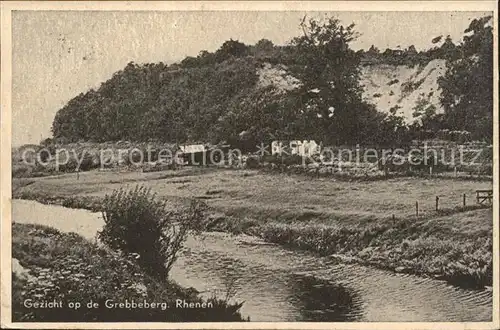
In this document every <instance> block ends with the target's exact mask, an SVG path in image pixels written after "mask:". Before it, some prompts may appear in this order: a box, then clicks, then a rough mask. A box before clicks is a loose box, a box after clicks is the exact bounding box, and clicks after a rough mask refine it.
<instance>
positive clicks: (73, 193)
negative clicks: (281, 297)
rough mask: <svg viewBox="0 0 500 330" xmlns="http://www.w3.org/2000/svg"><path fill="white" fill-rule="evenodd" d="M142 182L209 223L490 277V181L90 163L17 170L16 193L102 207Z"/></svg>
mask: <svg viewBox="0 0 500 330" xmlns="http://www.w3.org/2000/svg"><path fill="white" fill-rule="evenodd" d="M137 184H140V185H144V186H145V187H147V188H151V189H152V191H154V192H156V193H157V194H158V197H160V198H162V199H165V200H167V201H168V202H169V203H170V204H171V205H172V207H181V208H182V207H184V206H185V205H188V202H189V201H190V200H192V199H198V200H202V201H204V202H206V203H207V205H208V206H209V207H210V213H209V215H208V216H207V223H206V229H207V230H222V231H230V232H234V233H240V232H245V233H247V234H251V235H256V236H260V237H262V238H264V239H265V240H267V241H270V242H275V243H279V244H283V245H287V246H290V247H295V248H300V249H307V250H311V251H315V252H318V253H320V254H322V255H332V257H335V258H341V259H343V260H344V261H346V262H357V263H362V264H369V265H373V266H376V267H381V268H386V269H392V270H395V271H401V272H408V273H416V274H422V275H430V276H434V277H437V278H442V279H446V280H449V281H450V282H457V284H460V285H466V284H468V285H472V286H479V287H481V286H484V285H491V263H492V247H491V245H492V242H491V240H492V216H493V215H492V210H491V208H489V207H488V206H479V205H477V204H476V200H475V190H476V189H491V187H492V184H491V182H485V181H472V180H450V179H439V178H433V179H431V178H429V179H425V178H416V177H406V178H392V179H387V180H378V181H365V182H360V181H352V182H346V181H344V180H342V181H339V180H335V179H333V178H314V179H312V178H310V177H307V176H303V175H287V174H268V173H264V172H262V171H254V170H234V169H217V168H210V167H207V168H202V167H185V168H182V169H179V170H171V171H162V172H149V173H142V172H118V171H89V172H82V173H80V175H79V178H78V179H77V175H76V174H75V173H71V174H62V175H58V176H49V177H40V178H26V179H17V178H14V179H13V196H14V198H16V197H17V198H23V199H34V200H38V201H41V202H46V203H58V204H62V205H65V206H69V207H79V208H89V209H92V210H95V211H96V210H99V200H100V199H102V198H103V197H104V196H105V194H109V193H111V192H112V191H113V190H114V189H117V188H121V187H127V186H130V188H132V187H134V186H135V185H137ZM464 194H465V196H466V206H465V207H463V195H464ZM436 196H439V210H438V211H436V210H435V207H436V204H435V203H436ZM416 202H418V207H419V216H418V217H417V216H416V214H415V211H416V210H415V207H416V206H415V203H416Z"/></svg>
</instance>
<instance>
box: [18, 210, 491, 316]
mask: <svg viewBox="0 0 500 330" xmlns="http://www.w3.org/2000/svg"><path fill="white" fill-rule="evenodd" d="M12 219H13V221H14V222H19V223H38V224H44V225H49V226H52V227H55V228H57V229H59V230H61V231H64V232H71V231H73V232H77V233H79V234H80V235H83V236H85V237H87V238H89V239H94V237H95V234H96V232H97V230H99V229H100V228H101V226H102V224H103V221H102V219H101V216H100V214H98V213H91V212H89V211H86V210H75V209H68V208H64V207H61V206H53V205H43V204H40V203H37V202H34V201H25V200H14V201H13V213H12ZM170 276H171V278H172V279H173V280H174V281H176V282H177V283H179V284H180V285H182V286H185V287H188V286H189V287H194V288H196V289H197V290H198V291H201V292H202V295H204V296H211V295H212V294H213V293H217V296H221V297H223V296H224V295H225V294H226V292H233V293H234V295H232V299H234V300H237V301H244V304H243V307H242V310H241V312H242V314H243V316H245V317H247V316H249V317H250V319H251V321H281V322H285V321H387V322H388V321H400V322H401V321H421V322H431V321H453V322H460V321H491V317H492V293H491V291H488V290H465V289H460V288H457V287H454V286H451V285H448V284H446V283H445V282H443V281H437V280H434V279H427V278H422V277H418V276H413V275H405V274H395V273H392V272H388V271H383V270H378V269H374V268H370V267H363V266H357V265H344V264H337V263H334V262H332V261H331V260H330V259H328V258H322V257H318V256H315V255H313V254H311V253H306V252H302V251H295V250H294V251H292V250H288V249H285V248H282V247H280V246H278V245H274V244H267V243H265V242H263V241H262V240H260V239H258V238H254V237H250V236H244V235H243V236H234V235H230V234H225V233H204V234H202V235H199V236H190V237H188V240H187V241H186V244H185V249H184V251H183V253H182V255H181V256H180V258H179V260H178V261H177V262H176V264H175V266H174V268H173V269H172V271H171V275H170Z"/></svg>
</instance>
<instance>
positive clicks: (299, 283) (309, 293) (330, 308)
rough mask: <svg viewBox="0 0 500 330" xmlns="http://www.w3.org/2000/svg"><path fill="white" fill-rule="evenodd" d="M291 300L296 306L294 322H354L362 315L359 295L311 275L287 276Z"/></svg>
mask: <svg viewBox="0 0 500 330" xmlns="http://www.w3.org/2000/svg"><path fill="white" fill-rule="evenodd" d="M289 284H290V293H291V299H290V300H291V302H293V303H294V304H296V305H297V306H298V307H299V308H298V310H299V312H300V318H298V319H297V321H324V322H326V321H330V322H331V321H337V322H338V321H351V322H352V321H355V320H356V319H359V317H360V316H361V315H362V313H363V312H362V306H361V305H362V303H361V300H360V298H359V296H358V295H357V294H356V292H354V290H352V289H350V288H346V287H344V286H342V285H338V284H335V283H332V282H330V281H327V280H322V279H318V278H315V277H314V276H304V275H291V276H290V281H289Z"/></svg>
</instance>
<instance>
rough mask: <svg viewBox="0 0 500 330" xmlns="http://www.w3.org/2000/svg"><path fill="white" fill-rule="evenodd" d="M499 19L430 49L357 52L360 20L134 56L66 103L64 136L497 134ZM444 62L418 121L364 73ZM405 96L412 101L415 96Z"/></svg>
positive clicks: (60, 125) (57, 130)
mask: <svg viewBox="0 0 500 330" xmlns="http://www.w3.org/2000/svg"><path fill="white" fill-rule="evenodd" d="M490 20H491V17H485V18H480V19H476V20H473V21H472V23H471V24H470V27H469V28H468V29H467V30H465V31H464V33H466V35H465V36H464V39H463V40H462V41H461V42H459V43H457V44H455V43H453V42H452V40H451V39H449V38H446V39H445V40H444V42H442V44H441V45H439V46H438V44H440V37H438V38H436V39H435V40H433V42H435V43H436V46H435V47H434V48H431V49H429V50H426V51H422V52H417V51H416V50H415V48H414V47H412V46H409V47H408V48H406V49H404V50H400V49H398V50H385V51H383V52H380V51H379V50H378V49H376V48H375V47H371V48H370V49H369V50H368V51H363V50H361V51H357V52H355V51H354V50H352V49H351V48H350V46H349V44H350V42H352V41H353V40H354V39H355V38H356V32H355V26H354V25H350V26H347V27H345V26H342V25H341V24H340V22H339V21H338V20H335V19H327V20H325V21H316V20H304V21H303V22H302V24H301V25H302V28H303V31H304V33H303V35H301V36H298V37H296V38H294V39H293V40H291V41H290V43H289V44H288V45H285V46H277V45H274V44H273V43H272V42H271V41H269V40H266V39H262V40H260V41H259V42H258V43H256V44H255V45H245V44H243V43H241V42H239V41H236V40H229V41H226V42H224V44H223V45H222V46H221V47H220V48H219V49H218V50H217V51H215V52H213V53H211V52H207V51H201V52H200V54H199V55H198V56H197V57H187V58H185V59H184V60H182V61H181V62H180V63H175V64H171V65H167V64H165V63H154V64H153V63H149V64H141V65H139V64H135V63H129V64H128V65H127V66H126V67H125V68H124V69H123V70H121V71H119V72H116V73H115V74H114V75H113V76H112V77H111V79H109V80H108V81H106V82H104V83H102V84H101V86H100V87H99V88H98V89H97V90H89V91H87V92H85V93H81V94H80V95H78V96H76V97H75V98H73V99H72V100H70V101H69V102H68V103H67V104H66V105H65V106H64V107H63V108H62V109H60V110H59V111H58V112H57V114H56V116H55V119H54V121H53V125H52V132H53V136H54V139H56V140H57V141H58V142H59V143H67V142H75V141H95V142H102V141H118V140H129V141H150V140H156V141H163V142H173V143H189V142H211V143H219V142H222V141H224V142H229V143H235V142H237V141H241V140H242V139H243V140H246V141H250V142H251V143H254V142H255V143H257V142H265V141H270V140H274V139H305V138H307V139H316V140H319V141H323V143H325V144H353V145H354V144H357V143H360V144H363V143H377V144H380V145H398V144H403V143H405V141H409V140H411V139H413V138H415V137H418V136H421V134H422V132H427V133H429V132H431V133H432V132H434V133H436V132H438V131H440V130H443V129H448V130H452V131H453V130H454V131H457V130H466V131H469V132H470V133H471V136H472V138H473V139H480V140H487V141H490V140H491V137H492V110H493V69H492V67H493V35H492V27H491V25H490ZM437 39H439V40H437ZM436 40H437V41H436ZM437 59H438V60H441V61H442V63H443V66H445V68H443V69H442V71H440V72H442V73H443V74H439V75H436V77H435V78H433V79H434V80H436V84H437V85H438V88H439V89H440V90H439V92H438V91H436V93H439V94H437V95H439V96H435V97H434V100H435V101H434V103H436V102H439V105H436V104H432V102H427V103H426V102H423V101H419V102H420V103H418V104H415V108H411V107H412V105H410V106H409V105H406V107H407V108H408V107H410V108H411V109H409V110H408V109H406V110H405V111H406V112H405V113H406V117H408V113H411V114H412V115H413V117H414V118H415V119H418V120H417V121H416V122H411V121H408V120H407V119H408V118H406V119H405V117H404V116H403V115H402V114H401V112H398V109H399V108H401V107H402V106H401V105H398V104H394V105H391V104H389V103H390V101H389V103H387V102H385V103H384V102H377V100H376V99H377V95H376V94H378V93H374V94H372V95H371V97H366V96H367V89H369V88H370V86H367V84H366V81H364V80H366V79H363V78H366V75H365V77H363V75H364V72H367V71H370V72H372V71H374V70H375V71H376V70H377V68H381V67H383V66H388V65H389V66H397V67H400V68H402V67H406V68H415V67H417V71H419V72H422V70H424V69H425V67H426V66H427V65H428V64H429V63H430V62H431V61H433V60H437ZM418 67H420V69H418ZM396 72H398V71H396ZM399 78H400V77H398V76H396V77H393V78H392V80H391V81H389V83H390V82H392V84H396V85H397V84H398V83H399V89H400V90H401V91H403V89H404V88H406V89H407V90H408V89H411V88H413V87H415V86H408V84H409V85H411V84H412V83H408V84H407V85H403V84H402V81H400V80H402V79H399ZM419 79H420V78H419ZM420 80H421V79H420ZM417 82H418V81H416V83H417ZM389 83H385V85H389ZM420 84H422V81H420ZM368 85H369V84H368ZM377 86H379V87H380V84H379V85H377ZM417 87H418V86H417ZM426 92H428V94H430V92H429V91H426ZM388 93H389V94H390V93H393V94H394V91H392V90H391V91H390V92H388ZM374 95H375V97H374ZM381 96H382V95H381ZM398 99H401V100H403V103H401V102H402V101H401V100H400V101H399V102H400V103H401V104H403V105H404V99H402V98H398ZM412 102H416V101H415V100H413V101H412ZM398 106H399V108H398ZM439 109H443V113H440V111H439Z"/></svg>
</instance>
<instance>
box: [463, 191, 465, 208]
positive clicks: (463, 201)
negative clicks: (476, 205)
mask: <svg viewBox="0 0 500 330" xmlns="http://www.w3.org/2000/svg"><path fill="white" fill-rule="evenodd" d="M463 198H464V200H463V204H464V207H465V194H464V196H463Z"/></svg>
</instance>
